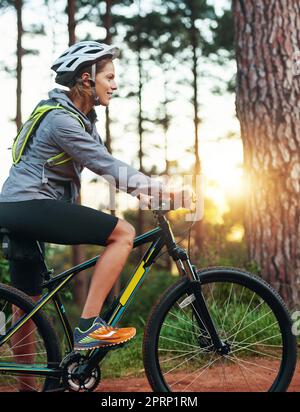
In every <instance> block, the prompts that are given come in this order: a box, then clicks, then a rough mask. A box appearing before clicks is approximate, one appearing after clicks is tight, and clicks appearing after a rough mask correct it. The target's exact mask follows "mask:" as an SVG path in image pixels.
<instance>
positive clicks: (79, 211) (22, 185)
mask: <svg viewBox="0 0 300 412" xmlns="http://www.w3.org/2000/svg"><path fill="white" fill-rule="evenodd" d="M118 54H119V50H118V48H116V47H113V46H108V45H106V44H103V43H98V42H94V41H82V42H79V43H77V44H74V45H73V46H71V47H69V48H68V50H66V51H65V52H64V53H63V54H62V55H61V56H60V57H59V58H58V59H57V60H56V61H55V62H54V64H53V66H52V69H53V70H54V71H55V72H56V74H57V75H56V82H57V83H58V84H61V85H63V86H67V87H68V88H69V90H68V91H65V90H62V89H54V90H52V91H50V92H49V100H47V101H43V102H41V103H40V104H39V105H41V104H50V105H51V104H52V105H53V104H59V105H60V107H61V108H62V109H61V108H60V110H58V109H57V110H51V111H49V113H47V115H46V116H45V118H43V119H42V121H41V123H40V124H39V126H38V128H37V129H36V130H35V132H34V134H33V136H32V137H31V139H30V141H29V142H28V143H27V145H26V151H25V152H24V154H22V157H21V160H20V161H19V162H18V163H17V164H15V165H14V166H12V167H11V169H10V174H9V177H8V179H7V180H6V182H5V183H4V186H3V189H2V193H1V195H0V226H2V227H6V228H8V229H9V230H10V231H11V232H12V233H15V234H17V236H19V237H21V238H22V239H24V241H25V240H39V241H41V242H51V243H56V244H64V245H76V244H93V245H101V246H106V248H105V250H104V252H103V253H102V255H101V257H100V258H99V260H98V262H97V265H96V267H95V271H94V273H93V276H92V280H91V284H90V289H89V293H88V296H87V300H86V302H85V305H84V308H83V311H82V315H81V318H80V320H79V324H78V326H77V327H76V328H75V331H74V349H79V350H80V349H90V348H95V347H101V346H106V345H117V344H121V343H123V342H124V341H128V340H129V339H131V338H133V337H134V336H135V333H136V330H135V328H133V327H129V328H114V327H111V326H110V327H108V326H107V324H106V323H105V322H104V321H103V320H102V319H101V318H100V317H99V314H100V312H101V308H102V306H103V303H104V301H105V298H106V297H107V295H108V293H109V292H110V290H111V288H112V286H113V284H114V283H115V281H116V280H117V278H118V277H119V275H120V273H121V270H122V268H123V267H124V265H125V263H126V260H127V257H128V255H129V253H130V251H131V249H132V246H133V240H134V238H135V230H134V228H133V226H132V225H130V224H129V223H128V222H126V221H125V220H122V219H120V218H117V217H115V216H112V215H110V214H106V213H103V212H101V211H97V210H94V209H91V208H88V207H85V206H81V205H78V204H76V203H75V202H76V199H77V196H78V194H79V191H80V173H81V172H82V170H83V168H84V167H87V168H88V169H90V170H91V171H93V172H94V173H96V174H98V175H103V176H104V175H105V176H106V177H107V176H110V177H112V178H113V179H114V180H115V182H116V185H117V186H119V188H120V189H122V190H126V191H127V192H128V193H131V194H132V195H134V196H137V197H138V198H140V199H141V198H143V200H144V202H145V201H146V202H148V201H149V199H150V196H149V193H150V192H149V191H148V189H149V188H150V186H151V187H152V188H154V189H155V192H156V193H161V192H162V185H161V183H160V182H159V181H156V180H154V179H150V178H149V177H147V176H145V175H144V174H142V173H140V172H138V171H137V170H135V169H134V168H133V167H131V166H129V165H128V164H126V163H124V162H122V161H120V160H118V159H116V158H114V157H113V156H112V155H111V154H110V153H109V152H108V151H107V149H106V147H105V146H104V144H103V143H102V140H101V138H100V136H99V135H98V133H97V130H96V121H97V117H96V112H95V110H94V106H97V105H103V106H108V105H109V101H110V99H111V97H112V95H113V92H114V91H115V90H116V89H117V85H116V81H115V70H114V64H113V59H114V58H116V57H117V56H118ZM62 151H63V153H64V154H65V155H66V156H67V159H70V158H71V159H70V160H69V161H67V160H66V161H64V162H58V163H57V164H54V165H53V164H51V163H49V161H48V160H49V158H53V157H55V156H56V155H57V154H58V153H60V152H62ZM122 170H123V172H124V171H125V174H126V182H125V183H126V187H124V182H123V184H122V185H121V182H120V176H121V175H120V171H122ZM122 176H123V175H122ZM122 176H121V177H122ZM145 182H146V184H145ZM10 270H11V276H12V283H13V285H14V286H16V287H17V288H19V289H21V290H23V291H25V292H26V293H27V294H29V295H31V296H33V297H34V298H35V299H37V298H38V297H39V295H40V294H41V292H42V287H41V285H42V276H41V272H42V270H41V267H40V263H39V262H28V261H26V262H25V261H24V262H16V261H11V262H10Z"/></svg>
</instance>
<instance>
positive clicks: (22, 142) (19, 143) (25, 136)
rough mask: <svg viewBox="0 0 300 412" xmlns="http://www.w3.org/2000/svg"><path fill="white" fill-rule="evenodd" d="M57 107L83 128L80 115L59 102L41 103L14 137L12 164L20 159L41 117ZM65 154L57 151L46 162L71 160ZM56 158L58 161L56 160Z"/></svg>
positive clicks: (56, 163) (53, 163) (54, 162)
mask: <svg viewBox="0 0 300 412" xmlns="http://www.w3.org/2000/svg"><path fill="white" fill-rule="evenodd" d="M54 109H56V110H57V109H59V110H64V111H65V112H67V113H69V114H70V115H71V116H73V117H74V118H76V119H77V120H78V121H79V123H80V125H81V126H82V127H83V128H84V129H85V125H84V123H83V121H82V120H81V118H80V116H77V115H76V114H75V113H73V112H71V111H70V110H68V109H66V108H65V107H63V106H61V105H60V104H59V103H57V104H53V105H51V104H42V105H40V106H38V107H36V108H35V109H34V111H33V112H32V113H31V115H30V117H29V119H28V120H27V121H26V122H25V123H24V124H23V126H22V127H21V128H20V130H19V131H18V134H17V136H16V137H15V138H14V141H13V145H12V158H13V164H14V165H16V164H17V163H19V161H20V160H21V157H22V155H23V153H24V151H25V148H26V145H27V143H28V141H29V139H30V138H31V136H32V135H33V133H34V132H35V130H36V129H37V127H38V125H39V124H40V122H41V121H42V119H43V118H44V117H45V116H46V114H47V113H49V112H50V111H51V110H54ZM64 156H66V154H65V153H64V152H62V153H59V154H58V155H56V156H53V157H51V158H50V159H48V160H47V163H48V164H49V165H50V166H54V165H58V164H63V163H66V162H68V161H69V160H71V157H68V158H65V159H63V157H64ZM56 160H57V161H58V162H56Z"/></svg>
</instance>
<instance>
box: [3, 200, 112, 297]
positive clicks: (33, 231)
mask: <svg viewBox="0 0 300 412" xmlns="http://www.w3.org/2000/svg"><path fill="white" fill-rule="evenodd" d="M117 223H118V218H117V217H115V216H112V215H110V214H107V213H104V212H101V211H98V210H95V209H91V208H89V207H86V206H81V205H77V204H74V203H73V204H72V203H66V202H63V201H60V200H51V199H49V200H48V199H42V200H26V201H22V202H0V227H5V228H7V229H9V230H10V231H11V232H12V234H14V233H15V234H16V235H17V237H18V238H20V237H22V238H23V239H24V241H25V240H26V241H35V240H39V241H41V242H49V243H56V244H62V245H79V244H90V245H100V246H106V245H107V239H108V238H109V236H110V235H111V233H112V232H113V230H114V229H115V227H116V225H117ZM10 272H11V279H12V284H13V285H14V286H15V287H17V288H18V289H21V290H23V291H24V292H25V293H27V294H29V295H31V296H37V295H39V294H41V292H42V287H41V285H42V277H41V263H40V262H39V261H37V262H35V261H33V262H32V261H30V262H29V261H24V262H23V261H21V262H20V261H10Z"/></svg>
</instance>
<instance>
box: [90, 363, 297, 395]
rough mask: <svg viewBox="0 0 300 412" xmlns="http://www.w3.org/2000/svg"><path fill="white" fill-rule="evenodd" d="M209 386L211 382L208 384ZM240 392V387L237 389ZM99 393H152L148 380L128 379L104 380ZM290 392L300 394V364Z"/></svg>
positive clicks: (98, 389) (98, 390)
mask: <svg viewBox="0 0 300 412" xmlns="http://www.w3.org/2000/svg"><path fill="white" fill-rule="evenodd" d="M206 384H208V385H209V382H206ZM235 390H236V391H238V387H235ZM97 392H151V388H150V386H149V384H148V381H147V379H146V378H135V377H130V376H129V377H126V378H119V379H104V380H103V381H102V382H101V384H100V385H99V387H98V388H97ZM288 392H300V362H298V366H297V368H296V371H295V374H294V377H293V379H292V382H291V384H290V387H289V389H288Z"/></svg>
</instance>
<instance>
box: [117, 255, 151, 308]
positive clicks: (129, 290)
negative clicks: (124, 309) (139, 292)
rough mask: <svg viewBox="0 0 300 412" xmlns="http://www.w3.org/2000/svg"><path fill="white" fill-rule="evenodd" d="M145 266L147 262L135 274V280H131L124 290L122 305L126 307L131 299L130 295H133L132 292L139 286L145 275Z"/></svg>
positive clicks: (121, 299)
mask: <svg viewBox="0 0 300 412" xmlns="http://www.w3.org/2000/svg"><path fill="white" fill-rule="evenodd" d="M144 264H145V262H144V261H142V263H141V264H140V266H139V267H138V269H137V271H136V272H135V274H134V276H133V278H132V279H131V281H130V283H129V284H128V286H127V288H126V289H125V290H124V293H123V295H122V296H121V298H120V303H121V305H123V306H124V305H125V304H126V302H127V300H128V298H129V297H130V295H131V294H132V292H133V291H134V289H135V288H136V286H137V284H138V283H139V281H140V280H141V278H142V277H143V275H144V273H145V268H144Z"/></svg>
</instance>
